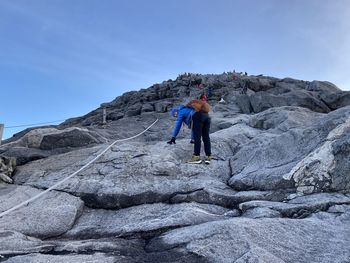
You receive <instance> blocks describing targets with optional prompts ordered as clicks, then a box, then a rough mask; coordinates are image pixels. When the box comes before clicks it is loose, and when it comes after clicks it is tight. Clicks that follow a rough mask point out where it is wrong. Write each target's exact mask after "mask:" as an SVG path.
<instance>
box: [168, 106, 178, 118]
mask: <svg viewBox="0 0 350 263" xmlns="http://www.w3.org/2000/svg"><path fill="white" fill-rule="evenodd" d="M178 113H179V109H178V108H173V109H172V110H171V112H170V114H171V116H173V117H177V114H178Z"/></svg>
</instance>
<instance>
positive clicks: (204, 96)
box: [199, 94, 207, 101]
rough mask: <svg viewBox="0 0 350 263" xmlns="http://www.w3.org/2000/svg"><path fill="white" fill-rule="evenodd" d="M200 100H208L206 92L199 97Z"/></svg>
mask: <svg viewBox="0 0 350 263" xmlns="http://www.w3.org/2000/svg"><path fill="white" fill-rule="evenodd" d="M199 99H200V100H202V101H207V96H206V95H205V94H202V95H201V96H200V97H199Z"/></svg>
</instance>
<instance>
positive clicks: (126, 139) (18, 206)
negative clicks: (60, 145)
mask: <svg viewBox="0 0 350 263" xmlns="http://www.w3.org/2000/svg"><path fill="white" fill-rule="evenodd" d="M157 121H158V119H156V120H155V121H154V122H153V123H152V124H151V125H150V126H148V128H146V129H145V130H144V131H142V132H140V133H139V134H137V135H135V136H132V137H129V138H125V139H120V140H116V141H114V142H113V143H112V144H111V145H109V146H108V147H107V148H106V149H104V150H103V151H102V152H101V153H100V154H99V155H97V156H96V157H95V158H94V159H92V160H91V161H90V162H88V163H87V164H85V165H84V166H83V167H81V168H80V169H79V170H78V171H76V172H74V173H73V174H71V175H70V176H68V177H66V178H64V179H63V180H61V181H59V182H57V183H56V184H54V185H53V186H51V187H49V188H47V189H46V190H45V191H43V192H41V193H39V194H38V195H35V196H33V197H32V198H30V199H28V200H26V201H24V202H22V203H20V204H18V205H16V206H14V207H12V208H10V209H8V210H6V211H4V212H2V213H0V217H3V216H5V215H7V214H8V213H10V212H12V211H14V210H16V209H18V208H20V207H22V206H24V205H26V204H28V203H30V202H32V201H34V200H36V199H38V198H39V197H41V196H43V195H44V194H46V193H48V192H49V191H51V190H53V189H55V188H56V187H57V186H59V185H61V184H63V183H64V182H65V181H67V180H68V179H70V178H72V177H73V176H74V175H76V174H78V173H79V172H81V171H82V170H84V169H85V168H86V167H88V166H89V165H90V164H92V163H93V162H95V161H96V160H97V159H98V158H100V157H101V156H102V155H103V154H104V153H105V152H107V151H108V150H109V149H110V148H111V147H113V146H114V145H115V144H116V143H117V142H124V141H128V140H132V139H134V138H136V137H138V136H140V135H142V134H143V133H145V132H146V131H148V130H149V129H150V128H151V127H152V126H153V125H154V124H156V122H157Z"/></svg>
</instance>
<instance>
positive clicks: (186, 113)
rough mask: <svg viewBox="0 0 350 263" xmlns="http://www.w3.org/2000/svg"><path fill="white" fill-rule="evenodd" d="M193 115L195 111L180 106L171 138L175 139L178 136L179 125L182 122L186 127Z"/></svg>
mask: <svg viewBox="0 0 350 263" xmlns="http://www.w3.org/2000/svg"><path fill="white" fill-rule="evenodd" d="M194 113H195V110H194V109H192V108H188V107H185V106H184V105H180V107H179V112H178V114H177V119H176V122H175V127H174V130H173V137H176V136H177V135H178V134H179V131H180V129H181V125H182V123H183V122H184V123H185V124H186V125H189V124H190V122H191V120H192V115H193V114H194Z"/></svg>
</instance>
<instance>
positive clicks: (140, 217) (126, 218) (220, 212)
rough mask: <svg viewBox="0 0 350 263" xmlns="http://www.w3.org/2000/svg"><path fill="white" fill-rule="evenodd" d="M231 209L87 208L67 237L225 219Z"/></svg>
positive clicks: (121, 233) (195, 206)
mask: <svg viewBox="0 0 350 263" xmlns="http://www.w3.org/2000/svg"><path fill="white" fill-rule="evenodd" d="M227 212H229V210H228V209H225V208H223V207H220V206H215V205H207V204H194V203H189V204H186V203H184V204H174V205H167V204H159V203H158V204H147V205H140V206H134V207H131V208H125V209H120V210H118V211H108V210H95V209H90V210H89V209H85V210H84V213H83V215H82V216H81V217H80V218H79V220H78V221H77V222H76V224H75V226H74V227H73V228H72V229H71V230H70V231H68V232H67V233H66V234H65V235H64V237H69V238H74V239H83V238H85V239H87V238H98V237H111V236H118V237H124V236H132V235H135V234H138V233H139V234H147V233H148V232H156V231H158V232H161V231H166V230H169V229H172V228H174V227H181V226H188V225H196V224H200V223H204V222H207V221H215V220H224V219H227V218H229V217H227V216H225V213H227Z"/></svg>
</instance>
